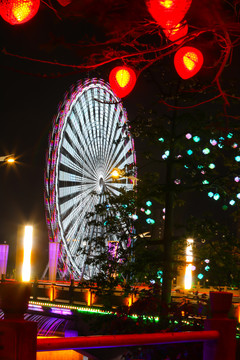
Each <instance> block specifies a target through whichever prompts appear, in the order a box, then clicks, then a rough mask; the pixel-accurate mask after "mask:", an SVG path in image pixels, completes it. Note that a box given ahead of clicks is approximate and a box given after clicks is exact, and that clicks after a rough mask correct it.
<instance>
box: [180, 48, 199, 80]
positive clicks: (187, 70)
mask: <svg viewBox="0 0 240 360" xmlns="http://www.w3.org/2000/svg"><path fill="white" fill-rule="evenodd" d="M202 64H203V55H202V53H201V51H200V50H198V49H196V48H194V47H191V46H184V47H182V48H181V49H179V50H178V51H177V52H176V54H175V56H174V66H175V69H176V71H177V73H178V75H179V76H180V77H181V78H182V79H189V78H191V77H192V76H194V75H195V74H197V72H198V71H199V70H200V69H201V67H202Z"/></svg>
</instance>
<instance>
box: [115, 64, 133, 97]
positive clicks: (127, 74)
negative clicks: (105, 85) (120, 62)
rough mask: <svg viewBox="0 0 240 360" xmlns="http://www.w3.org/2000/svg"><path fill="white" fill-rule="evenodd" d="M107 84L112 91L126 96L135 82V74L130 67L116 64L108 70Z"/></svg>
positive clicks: (120, 95) (119, 95)
mask: <svg viewBox="0 0 240 360" xmlns="http://www.w3.org/2000/svg"><path fill="white" fill-rule="evenodd" d="M109 84H110V86H111V88H112V90H113V91H114V93H115V94H116V95H117V96H118V97H119V98H123V97H125V96H127V95H128V94H129V93H130V92H131V91H132V89H133V88H134V86H135V84H136V74H135V72H134V71H133V69H131V68H130V67H127V66H117V67H115V68H114V69H112V71H111V72H110V75H109Z"/></svg>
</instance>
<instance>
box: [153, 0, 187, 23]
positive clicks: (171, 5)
mask: <svg viewBox="0 0 240 360" xmlns="http://www.w3.org/2000/svg"><path fill="white" fill-rule="evenodd" d="M191 3H192V0H147V7H148V11H149V12H150V14H151V15H152V17H153V18H154V19H155V20H156V21H157V23H158V24H159V25H160V26H161V27H162V28H164V29H171V28H174V27H175V26H177V25H178V24H179V23H180V22H181V21H182V19H183V18H184V16H185V15H186V13H187V11H188V9H189V7H190V5H191Z"/></svg>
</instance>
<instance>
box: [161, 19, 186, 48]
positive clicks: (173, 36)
mask: <svg viewBox="0 0 240 360" xmlns="http://www.w3.org/2000/svg"><path fill="white" fill-rule="evenodd" d="M163 32H164V34H165V35H166V37H167V38H168V40H170V41H175V42H176V44H180V43H181V40H179V41H177V40H178V39H181V38H183V37H184V36H185V35H187V33H188V24H187V22H186V21H184V22H183V23H179V24H178V25H177V26H175V27H174V28H172V29H164V30H163Z"/></svg>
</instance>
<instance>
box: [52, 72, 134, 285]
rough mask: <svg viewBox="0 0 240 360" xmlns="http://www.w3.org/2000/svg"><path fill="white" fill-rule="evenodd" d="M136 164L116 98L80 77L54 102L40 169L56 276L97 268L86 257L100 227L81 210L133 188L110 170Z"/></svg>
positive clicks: (83, 275) (102, 85)
mask: <svg viewBox="0 0 240 360" xmlns="http://www.w3.org/2000/svg"><path fill="white" fill-rule="evenodd" d="M135 164H136V159H135V151H134V142H133V139H132V137H131V134H130V132H129V128H128V123H127V114H126V111H125V110H124V108H123V107H122V104H121V102H120V100H119V98H117V97H116V95H115V94H114V93H113V91H112V90H111V88H110V86H109V85H108V84H107V83H105V82H104V81H102V80H96V79H92V80H87V81H85V82H84V83H81V82H79V83H78V84H77V86H76V87H75V88H72V89H71V91H70V94H66V96H65V99H64V102H63V103H62V104H61V105H60V106H59V109H58V115H57V116H56V118H55V120H54V122H53V130H52V133H51V136H50V139H49V148H48V152H47V166H46V170H45V205H46V217H47V225H48V232H49V240H50V241H54V242H59V244H60V257H59V265H58V271H59V273H60V274H61V276H65V275H69V274H70V273H71V274H73V275H74V277H75V278H79V279H82V278H85V279H89V278H91V277H92V276H93V275H94V274H95V273H96V272H97V269H96V268H95V267H94V266H93V265H91V266H90V265H88V261H87V260H88V254H89V256H90V255H91V256H93V252H94V249H92V248H91V238H92V237H93V236H94V232H95V234H96V232H97V231H99V229H95V230H93V229H92V228H90V227H89V226H88V223H87V220H86V214H87V213H88V212H90V211H94V207H95V205H96V204H98V203H101V202H103V201H104V200H105V194H106V192H108V193H110V194H114V195H118V194H119V188H122V187H123V188H124V189H126V190H131V189H132V188H133V183H132V181H131V180H130V178H127V177H126V178H124V177H122V178H121V179H120V181H118V182H116V181H114V180H113V178H112V176H111V172H112V171H113V169H114V168H118V169H120V170H124V169H125V168H127V167H128V166H132V167H133V169H135ZM86 238H88V241H87V242H86ZM86 247H88V248H87V249H86ZM81 250H84V252H83V251H81ZM83 253H84V255H83Z"/></svg>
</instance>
